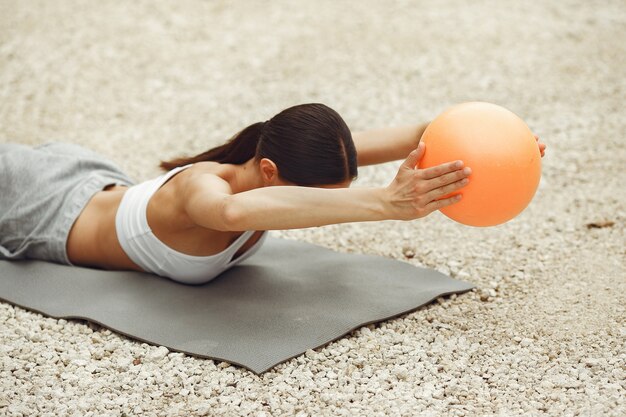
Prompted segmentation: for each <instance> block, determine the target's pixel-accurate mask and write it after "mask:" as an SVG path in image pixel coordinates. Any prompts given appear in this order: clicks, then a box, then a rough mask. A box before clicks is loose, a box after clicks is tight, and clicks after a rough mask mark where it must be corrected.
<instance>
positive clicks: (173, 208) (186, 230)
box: [67, 162, 263, 271]
mask: <svg viewBox="0 0 626 417" xmlns="http://www.w3.org/2000/svg"><path fill="white" fill-rule="evenodd" d="M224 169H225V168H224V167H223V166H221V165H220V164H217V163H214V162H201V163H197V164H194V166H192V167H190V168H188V169H185V170H183V171H180V172H179V173H177V174H176V175H174V176H173V177H171V178H170V179H168V180H167V182H165V183H164V184H163V185H162V186H161V187H160V188H159V189H158V190H157V191H156V192H155V193H154V194H153V195H152V197H150V200H149V201H148V206H147V209H146V217H147V221H148V224H149V226H150V229H151V230H152V232H153V233H154V235H155V236H156V237H157V238H158V239H159V240H160V241H161V242H163V243H164V244H165V245H167V246H169V247H170V248H171V249H174V250H175V251H178V252H181V253H184V254H187V255H192V256H210V255H215V254H217V253H220V252H222V251H224V250H225V249H226V248H227V247H228V246H230V244H231V243H233V242H234V241H235V240H236V239H237V238H238V237H239V236H241V234H242V232H222V231H216V230H210V229H206V228H203V227H199V226H197V225H196V224H195V223H193V222H192V221H191V219H190V218H189V216H188V215H187V214H186V212H185V209H184V202H183V201H181V199H180V198H177V197H176V196H179V195H180V194H181V193H180V192H179V190H180V189H181V187H182V184H183V183H184V181H185V179H186V177H187V175H190V174H191V170H203V171H208V172H211V173H214V174H215V175H218V176H222V175H221V174H222V173H223V172H224ZM127 189H128V187H126V186H120V185H115V186H110V187H107V188H105V189H104V190H102V191H100V192H98V193H96V194H95V195H94V196H93V197H92V198H91V200H89V202H88V203H87V205H86V206H85V208H84V209H83V211H82V212H81V214H80V215H79V216H78V218H77V219H76V221H75V222H74V225H73V226H72V229H71V230H70V233H69V236H68V239H67V255H68V257H69V259H70V262H72V263H73V264H74V265H82V266H92V267H99V268H104V269H131V270H136V271H142V269H141V268H140V267H139V266H138V265H137V264H135V263H134V262H133V261H132V260H131V259H130V258H129V257H128V255H126V253H125V252H124V250H123V249H122V247H121V246H120V243H119V240H118V236H117V233H116V228H115V216H116V213H117V209H118V207H119V205H120V202H121V201H122V197H123V196H124V193H125V192H126V190H127ZM262 234H263V231H258V232H256V233H254V234H253V235H252V237H251V238H250V239H248V240H247V241H246V242H245V243H244V244H243V246H242V247H241V248H239V249H238V250H237V252H236V253H235V258H234V259H236V258H238V257H239V256H241V255H243V254H244V253H245V252H246V251H247V250H248V249H250V248H251V247H252V246H254V244H255V243H256V242H257V241H258V240H259V239H260V238H261V236H262Z"/></svg>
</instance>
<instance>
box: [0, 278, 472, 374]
mask: <svg viewBox="0 0 626 417" xmlns="http://www.w3.org/2000/svg"><path fill="white" fill-rule="evenodd" d="M474 287H475V286H472V287H471V288H468V289H465V290H458V291H449V292H445V293H439V292H436V293H435V294H433V296H432V297H431V298H429V299H428V301H426V302H424V304H422V305H419V306H417V307H415V308H412V309H409V310H407V311H403V312H401V313H398V314H394V315H392V316H389V317H385V318H382V319H377V320H371V321H368V322H363V323H362V324H359V325H357V326H355V327H353V328H351V329H350V330H348V331H346V332H344V333H342V334H340V335H339V336H337V337H334V338H333V339H331V340H329V341H328V342H324V343H322V344H320V345H318V346H315V347H312V348H308V349H305V350H304V351H302V352H300V353H297V354H294V355H293V356H290V357H288V358H286V359H283V360H281V361H280V362H274V361H272V362H271V363H268V364H266V365H265V366H264V367H263V368H260V369H259V368H252V367H250V366H248V365H245V364H243V363H238V362H236V361H234V360H232V359H225V358H220V357H217V356H209V355H203V354H201V353H192V352H188V351H185V350H181V349H178V348H173V347H170V346H167V345H163V344H159V343H155V342H151V341H149V340H146V339H142V338H141V337H138V336H133V335H131V334H128V333H125V332H123V331H121V330H118V329H116V328H114V327H111V326H109V325H107V324H104V323H101V322H99V321H98V320H94V319H91V318H88V317H84V316H74V315H59V316H56V315H51V314H48V313H46V312H44V311H40V310H37V309H35V308H32V307H28V306H23V305H20V304H18V303H15V302H13V301H10V300H8V299H5V298H3V297H2V296H0V301H2V302H6V303H8V304H12V305H16V306H18V307H20V308H23V309H25V310H29V311H33V312H35V313H38V314H41V315H42V316H44V317H51V318H55V319H65V320H68V319H70V320H72V319H78V320H85V321H88V322H91V323H96V324H97V325H99V326H101V327H104V328H106V329H109V330H111V331H113V332H115V333H118V334H121V335H124V336H125V337H127V338H128V339H130V340H131V341H139V342H143V343H147V344H149V345H152V346H165V347H166V348H167V349H168V350H169V351H171V352H180V353H184V354H187V355H190V356H196V357H199V358H202V359H211V360H214V361H217V362H227V363H230V364H233V365H237V366H240V367H242V368H245V369H247V370H249V371H250V372H252V373H254V374H255V375H258V376H260V375H261V374H263V373H265V372H267V371H269V370H270V369H272V368H274V367H276V366H278V365H280V364H281V363H284V362H287V361H288V360H290V359H293V358H297V357H298V356H300V355H302V354H303V353H305V352H306V351H307V350H309V349H312V350H315V349H318V348H320V347H323V346H326V345H328V344H330V343H332V342H334V341H336V340H339V339H341V338H342V337H344V336H345V335H347V334H350V333H352V332H353V331H354V330H356V329H360V328H361V327H364V326H367V325H369V324H375V323H381V322H383V321H387V320H391V319H394V318H396V317H400V316H403V315H405V314H409V313H411V312H413V311H416V310H418V309H420V308H422V307H424V306H426V305H428V304H430V303H431V302H432V301H433V300H435V299H437V298H439V297H443V296H446V295H451V294H462V293H464V292H467V291H470V290H471V289H472V288H474Z"/></svg>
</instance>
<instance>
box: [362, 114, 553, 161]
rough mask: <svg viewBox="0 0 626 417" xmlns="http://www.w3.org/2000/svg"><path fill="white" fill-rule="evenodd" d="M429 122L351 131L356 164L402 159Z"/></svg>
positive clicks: (412, 147) (542, 152)
mask: <svg viewBox="0 0 626 417" xmlns="http://www.w3.org/2000/svg"><path fill="white" fill-rule="evenodd" d="M428 125H429V123H422V124H418V125H408V126H399V127H386V128H380V129H371V130H365V131H361V132H353V133H352V140H353V141H354V146H355V147H356V152H357V160H358V165H359V166H363V165H374V164H382V163H384V162H390V161H396V160H398V159H404V158H405V157H406V156H407V155H408V154H409V152H411V151H412V150H413V149H415V148H417V145H418V144H419V141H420V139H421V137H422V134H423V133H424V130H426V128H427V127H428ZM535 139H537V146H538V147H539V151H540V152H541V156H542V157H543V156H544V153H545V149H546V144H545V143H542V142H539V137H538V136H537V135H535Z"/></svg>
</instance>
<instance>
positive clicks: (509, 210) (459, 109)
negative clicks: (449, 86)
mask: <svg viewBox="0 0 626 417" xmlns="http://www.w3.org/2000/svg"><path fill="white" fill-rule="evenodd" d="M421 140H422V141H423V142H425V144H426V153H425V154H424V157H423V158H422V160H421V161H420V163H419V168H422V169H423V168H428V167H432V166H436V165H439V164H442V163H445V162H449V161H454V160H462V161H463V162H464V164H465V166H468V167H470V168H471V169H472V174H471V175H470V177H469V180H470V181H469V184H468V185H467V186H465V187H463V188H461V189H460V190H459V191H457V192H454V193H450V194H448V195H446V196H443V197H441V198H446V197H449V196H451V195H452V194H458V193H460V194H462V195H463V198H462V199H461V201H459V202H458V203H455V204H452V205H450V206H447V207H444V208H442V209H440V211H441V212H442V213H443V214H445V215H446V216H448V217H449V218H451V219H453V220H455V221H457V222H459V223H462V224H466V225H469V226H495V225H497V224H501V223H504V222H506V221H509V220H511V219H512V218H514V217H515V216H517V215H518V214H519V213H521V212H522V211H523V210H524V209H525V208H526V206H528V204H529V203H530V201H531V200H532V198H533V196H534V195H535V191H537V186H538V185H539V179H540V177H541V153H540V151H539V149H538V147H537V142H536V140H535V137H534V135H533V133H532V132H531V131H530V129H529V128H528V126H526V124H525V123H524V121H523V120H522V119H520V118H519V117H518V116H516V115H515V114H514V113H512V112H511V111H509V110H507V109H505V108H503V107H500V106H497V105H495V104H490V103H483V102H470V103H462V104H458V105H456V106H452V107H450V108H449V109H447V110H446V111H444V112H443V113H442V114H440V115H439V116H437V117H436V118H435V119H434V120H433V121H432V123H430V124H429V125H428V127H427V128H426V130H425V131H424V134H423V135H422V139H421Z"/></svg>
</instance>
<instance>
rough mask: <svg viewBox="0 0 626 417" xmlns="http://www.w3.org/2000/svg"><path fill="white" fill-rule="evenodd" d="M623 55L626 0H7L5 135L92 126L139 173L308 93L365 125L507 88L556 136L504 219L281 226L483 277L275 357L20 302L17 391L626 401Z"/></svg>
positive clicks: (82, 398)
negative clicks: (205, 353) (134, 335)
mask: <svg viewBox="0 0 626 417" xmlns="http://www.w3.org/2000/svg"><path fill="white" fill-rule="evenodd" d="M625 57H626V4H625V3H624V2H620V1H602V2H595V1H571V0H565V1H561V2H558V3H556V2H521V1H495V0H494V1H478V2H471V3H470V2H466V1H460V0H458V1H457V0H443V1H424V2H412V1H389V2H382V1H380V2H379V1H371V0H367V1H359V2H356V1H355V2H334V1H330V0H322V1H315V2H289V1H273V2H260V1H259V2H257V1H241V2H228V1H225V0H219V1H187V0H184V1H177V2H165V1H147V0H140V1H134V2H123V1H105V2H86V1H69V0H58V1H54V2H49V1H34V0H29V1H19V2H17V1H9V0H0V97H1V100H0V142H8V141H14V142H19V143H24V144H29V145H35V144H39V143H43V142H48V141H67V142H73V143H78V144H81V145H84V146H88V147H90V148H91V149H94V150H95V151H98V152H100V153H102V154H104V155H106V156H108V157H111V158H112V159H114V160H115V161H116V162H118V164H119V165H120V166H121V167H122V168H123V169H124V170H126V171H127V172H128V174H129V175H131V176H132V177H134V178H135V179H137V180H138V181H142V180H146V179H149V178H152V177H154V176H156V175H158V174H159V173H160V172H159V171H158V169H157V165H158V161H159V160H161V159H166V158H169V157H172V156H178V155H179V154H181V153H188V154H196V153H199V152H202V151H204V150H206V149H208V148H209V147H212V146H215V145H217V144H219V143H222V142H224V141H225V140H226V139H228V138H230V137H231V136H232V135H233V134H234V133H235V132H237V131H239V130H240V129H241V128H243V127H245V126H247V125H249V124H251V123H254V122H256V121H262V120H266V119H268V118H270V117H271V116H273V115H274V114H275V113H277V112H279V111H280V110H282V109H284V108H287V107H290V106H292V105H295V104H300V103H307V102H322V103H324V104H326V105H328V106H330V107H332V108H334V109H335V110H337V111H338V112H339V113H340V114H341V115H342V116H343V117H344V119H345V120H346V122H347V123H348V125H349V126H350V127H351V129H352V130H353V131H359V130H365V129H370V128H377V127H384V126H397V125H405V124H413V123H415V124H417V123H421V122H424V121H428V120H432V118H433V117H435V116H436V115H437V114H438V113H440V112H441V111H443V110H444V109H445V108H446V107H448V106H450V105H453V104H456V103H460V102H465V101H475V100H481V101H488V102H492V103H496V104H499V105H502V106H504V107H506V108H508V109H510V110H512V111H513V112H515V113H516V114H518V115H519V116H520V117H522V118H523V119H524V120H525V121H526V122H527V123H528V125H529V126H530V127H531V129H532V130H533V132H534V133H536V134H537V135H539V136H540V138H541V140H542V141H543V142H545V143H546V144H547V146H548V149H547V151H546V156H545V158H543V161H542V163H543V177H542V180H541V183H540V186H539V189H538V191H537V194H536V196H535V199H534V200H533V202H532V204H531V205H530V206H529V207H528V208H527V209H526V210H525V211H524V212H523V213H522V214H521V215H520V216H518V217H517V218H516V219H514V220H512V221H510V222H508V223H506V224H504V225H501V226H497V227H492V228H472V227H466V226H461V225H459V224H457V223H455V222H453V221H451V220H449V219H448V218H446V217H445V216H443V215H442V214H441V213H438V212H437V213H433V214H432V215H430V216H428V217H426V218H424V219H420V220H416V221H412V222H400V221H386V222H379V223H352V224H342V225H333V226H326V227H320V228H311V229H305V230H288V231H277V232H274V233H275V235H276V236H282V237H286V238H290V239H297V240H303V241H308V242H312V243H315V244H319V245H323V246H326V247H329V248H332V249H334V250H336V251H341V252H351V253H366V254H376V255H381V256H386V257H390V258H396V259H399V260H403V261H406V262H410V263H412V264H414V265H418V266H426V267H429V268H433V269H436V270H439V271H441V272H444V273H447V274H450V275H451V276H453V277H457V278H459V279H463V280H466V281H470V282H472V283H474V284H475V285H476V286H477V288H476V289H475V290H472V291H470V292H467V293H465V294H461V295H458V296H454V295H453V296H449V297H441V298H439V299H437V300H436V301H435V302H433V303H432V304H429V305H427V306H425V307H423V308H420V309H418V310H417V311H415V312H412V313H410V314H406V315H404V316H401V317H399V318H396V319H393V320H389V321H386V322H384V323H380V324H377V325H368V326H365V327H362V328H359V329H357V330H355V331H353V332H352V333H351V334H349V335H347V336H346V337H344V338H341V339H340V340H337V341H335V342H332V343H330V344H328V345H326V346H324V347H320V348H317V349H315V350H309V351H307V352H306V353H305V354H303V355H301V356H299V357H297V358H294V359H291V360H289V361H287V362H285V363H282V364H280V365H278V366H277V367H275V368H274V369H272V370H271V371H269V372H267V373H265V374H263V375H261V376H257V375H254V374H252V373H251V372H249V371H247V370H245V369H242V368H239V367H236V366H231V365H229V364H228V363H225V362H218V361H212V360H206V359H198V358H194V357H191V356H188V355H185V354H182V353H177V352H169V351H168V349H167V348H165V347H159V346H152V345H148V344H145V343H141V342H137V341H134V340H131V339H129V338H126V337H124V336H121V335H118V334H116V333H114V332H111V331H109V330H107V329H106V328H103V327H100V326H98V325H96V324H91V323H88V322H86V321H82V320H56V319H52V318H47V317H44V316H42V315H40V314H37V313H34V312H30V311H27V310H24V309H22V308H19V307H15V306H12V305H10V304H8V303H0V415H7V416H30V415H38V416H63V415H75V416H105V415H111V416H119V415H146V416H156V415H158V416H166V415H167V416H176V415H184V416H189V415H216V416H217V415H219V416H240V415H241V416H258V417H261V416H278V415H286V416H326V415H328V416H356V415H362V416H368V417H374V416H414V415H420V416H435V415H449V416H470V415H498V416H511V415H549V416H577V415H581V416H583V415H584V416H619V415H626V395H625V392H626V382H625V381H626V350H625V348H624V346H625V342H624V341H625V340H626V326H625V321H626V249H625V248H626V233H625V222H626V213H625V207H626V193H625V192H624V190H625V189H626V187H625V186H624V178H623V175H622V174H623V172H624V167H625V166H626V115H625V114H624V99H625V97H626V96H625V94H626V92H625V87H624V86H625V84H624V67H625V66H626V61H625ZM398 166H399V163H396V162H392V163H388V164H383V165H378V166H371V167H363V168H361V169H360V171H359V179H358V180H357V181H356V182H355V184H354V186H356V187H360V186H363V187H367V186H373V187H382V186H386V185H387V184H388V183H389V182H390V181H391V180H392V179H393V176H394V175H395V171H396V170H397V168H398ZM0 180H1V179H0ZM0 279H1V277H0Z"/></svg>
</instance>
